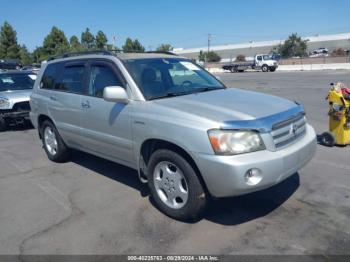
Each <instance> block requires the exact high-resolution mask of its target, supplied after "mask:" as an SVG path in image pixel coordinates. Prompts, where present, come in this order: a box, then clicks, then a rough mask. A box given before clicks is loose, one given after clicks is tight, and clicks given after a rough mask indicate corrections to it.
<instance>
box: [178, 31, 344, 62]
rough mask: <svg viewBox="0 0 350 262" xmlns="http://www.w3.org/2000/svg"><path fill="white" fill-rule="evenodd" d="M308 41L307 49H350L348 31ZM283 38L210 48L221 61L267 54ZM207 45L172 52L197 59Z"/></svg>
mask: <svg viewBox="0 0 350 262" xmlns="http://www.w3.org/2000/svg"><path fill="white" fill-rule="evenodd" d="M303 39H307V40H309V41H308V49H309V50H308V51H312V50H314V49H317V48H320V47H325V48H328V49H329V50H330V51H332V50H334V49H336V48H344V49H345V50H349V49H350V33H344V34H335V35H316V36H308V37H303ZM283 42H284V40H273V41H261V42H254V41H251V42H249V43H241V44H228V45H217V46H211V47H210V50H211V51H215V52H216V53H217V54H219V55H220V57H221V58H222V60H221V61H222V62H228V61H230V60H231V59H232V60H234V59H235V58H236V56H237V55H244V56H246V57H247V58H248V59H249V58H251V57H254V56H255V54H257V53H262V54H268V53H270V52H271V50H272V49H273V48H274V47H275V46H278V45H279V44H281V43H283ZM207 49H208V47H206V46H204V47H198V48H191V49H183V48H175V49H174V51H173V52H174V53H176V54H179V55H183V56H186V57H189V58H192V59H198V55H199V52H200V51H201V50H202V51H203V52H206V51H207Z"/></svg>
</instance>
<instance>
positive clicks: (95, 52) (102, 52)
mask: <svg viewBox="0 0 350 262" xmlns="http://www.w3.org/2000/svg"><path fill="white" fill-rule="evenodd" d="M116 53H148V54H149V53H153V54H166V55H174V56H177V54H175V53H173V52H170V51H146V52H142V51H139V50H135V51H134V50H130V51H128V52H124V51H123V50H121V49H113V50H93V51H92V50H91V51H81V52H70V53H64V54H61V55H56V56H51V57H49V59H48V60H47V61H52V60H55V59H60V58H67V57H73V56H80V55H116Z"/></svg>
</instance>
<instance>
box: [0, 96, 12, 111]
mask: <svg viewBox="0 0 350 262" xmlns="http://www.w3.org/2000/svg"><path fill="white" fill-rule="evenodd" d="M9 107H10V102H9V100H8V99H7V98H5V97H0V109H8V108H9Z"/></svg>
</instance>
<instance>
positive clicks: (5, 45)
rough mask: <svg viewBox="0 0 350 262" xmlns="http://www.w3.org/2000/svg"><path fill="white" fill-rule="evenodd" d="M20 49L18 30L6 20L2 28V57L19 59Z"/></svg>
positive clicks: (0, 53) (0, 48) (0, 30)
mask: <svg viewBox="0 0 350 262" xmlns="http://www.w3.org/2000/svg"><path fill="white" fill-rule="evenodd" d="M19 49H20V47H19V45H18V43H17V32H16V31H15V30H14V29H13V28H12V26H11V25H10V24H9V23H7V22H5V23H4V24H3V26H2V27H1V29H0V58H12V59H19V58H20V55H19Z"/></svg>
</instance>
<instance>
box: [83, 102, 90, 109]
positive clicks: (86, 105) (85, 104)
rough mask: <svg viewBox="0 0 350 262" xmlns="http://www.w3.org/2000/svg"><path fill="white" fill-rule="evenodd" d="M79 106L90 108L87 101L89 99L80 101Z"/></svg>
mask: <svg viewBox="0 0 350 262" xmlns="http://www.w3.org/2000/svg"><path fill="white" fill-rule="evenodd" d="M81 107H82V108H90V103H89V101H86V102H82V103H81Z"/></svg>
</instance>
